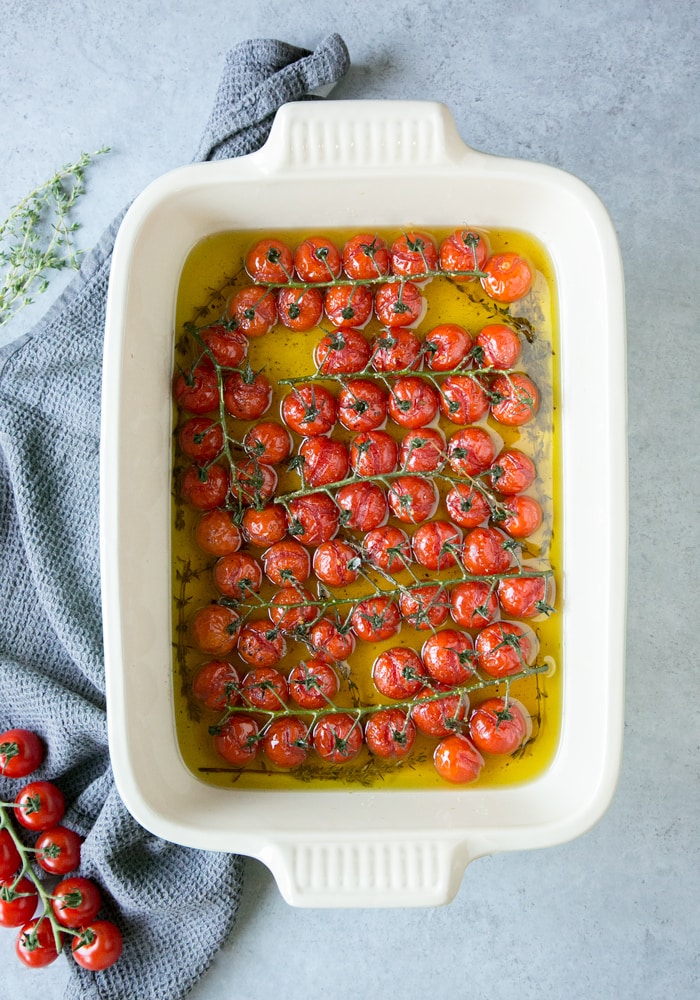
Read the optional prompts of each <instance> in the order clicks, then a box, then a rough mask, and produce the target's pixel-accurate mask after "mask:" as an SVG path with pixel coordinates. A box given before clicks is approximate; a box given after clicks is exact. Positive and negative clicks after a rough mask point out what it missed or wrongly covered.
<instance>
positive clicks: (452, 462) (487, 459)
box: [447, 427, 496, 476]
mask: <svg viewBox="0 0 700 1000" xmlns="http://www.w3.org/2000/svg"><path fill="white" fill-rule="evenodd" d="M495 457H496V445H495V444H494V441H493V438H492V437H491V435H490V434H489V432H488V431H486V430H484V428H483V427H463V428H462V429H461V430H458V431H456V432H455V433H454V434H453V435H452V437H451V438H450V440H449V441H448V442H447V461H448V464H449V466H450V468H451V469H452V471H453V472H454V473H455V474H456V475H458V476H478V475H479V473H481V472H485V471H486V470H487V469H488V468H489V467H490V466H491V465H492V464H493V461H494V459H495Z"/></svg>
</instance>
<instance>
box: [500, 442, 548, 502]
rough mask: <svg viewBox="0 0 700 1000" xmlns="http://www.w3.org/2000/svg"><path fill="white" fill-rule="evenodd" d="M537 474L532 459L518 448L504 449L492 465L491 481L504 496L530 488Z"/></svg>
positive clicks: (513, 494)
mask: <svg viewBox="0 0 700 1000" xmlns="http://www.w3.org/2000/svg"><path fill="white" fill-rule="evenodd" d="M536 476H537V471H536V469H535V465H534V463H533V461H532V459H531V458H530V457H529V455H526V454H525V452H523V451H518V449H517V448H506V449H504V450H503V451H502V452H501V453H500V454H499V455H498V456H497V457H496V460H495V461H494V463H493V465H492V466H491V482H492V483H493V485H494V486H495V488H496V489H497V490H498V492H499V493H502V494H503V495H504V496H515V494H516V493H522V492H523V490H527V489H529V487H530V486H532V484H533V483H534V481H535V478H536Z"/></svg>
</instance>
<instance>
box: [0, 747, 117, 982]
mask: <svg viewBox="0 0 700 1000" xmlns="http://www.w3.org/2000/svg"><path fill="white" fill-rule="evenodd" d="M43 758H44V745H43V743H42V741H41V739H40V738H39V737H38V736H37V734H36V733H34V732H32V731H31V730H28V729H10V730H8V731H7V732H5V733H2V734H0V774H2V775H4V776H5V777H7V778H24V777H27V776H28V775H30V774H32V772H33V771H34V770H36V768H37V767H38V766H39V764H40V763H41V762H42V760H43ZM64 811H65V803H64V799H63V794H62V792H61V791H60V789H59V788H58V787H57V786H56V785H54V784H53V783H52V782H50V781H41V780H35V781H30V782H29V783H28V784H26V785H24V786H23V787H22V788H21V789H20V791H19V792H18V793H17V795H16V797H15V799H14V802H12V803H9V802H5V803H0V926H2V927H18V928H19V933H18V937H17V941H16V945H15V952H16V954H17V956H18V958H19V959H20V960H21V961H22V962H24V963H25V965H28V966H30V967H31V968H39V967H42V966H45V965H50V964H51V962H54V961H55V960H56V959H57V958H58V955H59V952H60V949H61V947H62V945H63V944H64V943H65V942H66V941H67V940H69V939H70V940H71V953H72V955H73V958H74V959H75V961H76V962H77V963H78V965H81V966H82V967H83V968H85V969H89V970H91V971H94V972H96V971H99V970H101V969H106V968H108V966H110V965H113V964H114V962H116V961H117V959H118V958H119V955H120V954H121V950H122V937H121V933H120V931H119V929H118V928H117V926H116V925H115V924H113V923H112V922H111V921H109V920H101V919H97V917H98V913H99V910H100V908H101V905H102V897H101V895H100V890H99V889H98V887H97V886H96V885H95V883H94V882H92V881H91V880H90V879H87V878H83V877H81V876H79V875H75V874H72V873H74V872H75V871H76V869H77V868H78V867H79V865H80V847H81V844H82V838H81V837H80V836H79V835H78V834H77V833H76V832H75V831H74V830H71V829H69V828H68V827H66V826H63V825H61V820H62V819H63V814H64ZM13 816H14V819H15V820H16V821H17V822H18V823H19V824H20V825H21V826H23V827H24V828H25V829H27V830H30V831H32V832H35V833H38V834H39V836H38V838H37V840H36V842H35V844H34V848H33V849H32V854H33V858H34V860H35V861H36V862H37V863H38V864H39V865H40V866H41V868H43V869H44V871H46V872H48V873H49V874H50V875H60V876H64V877H63V878H61V880H60V881H59V882H58V883H57V884H56V885H55V886H54V887H53V890H52V891H51V893H50V895H47V891H46V890H45V889H43V888H42V887H41V882H40V881H39V878H38V876H37V874H36V872H35V870H34V868H33V867H32V864H31V862H30V860H29V857H28V850H27V848H26V847H25V846H24V843H23V841H22V840H21V839H20V837H19V836H18V835H17V833H16V831H15V828H14V825H13V822H12V817H13ZM40 888H41V890H42V891H41V896H40V893H39V889H40ZM40 899H41V901H42V903H44V900H47V899H48V901H49V908H48V909H47V908H45V903H44V909H43V910H42V912H41V913H40V914H39V915H38V916H37V915H36V910H37V907H38V906H39V903H40Z"/></svg>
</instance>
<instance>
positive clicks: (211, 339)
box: [199, 323, 248, 368]
mask: <svg viewBox="0 0 700 1000" xmlns="http://www.w3.org/2000/svg"><path fill="white" fill-rule="evenodd" d="M199 336H200V337H201V338H202V340H203V341H204V343H205V344H206V345H207V347H208V349H209V351H210V353H211V354H212V355H213V356H214V361H215V362H216V364H217V365H221V367H222V368H236V367H237V366H238V365H240V363H241V361H243V360H245V358H246V357H247V355H248V338H247V337H246V336H245V335H244V334H242V333H241V332H240V331H239V330H232V329H229V328H228V327H226V326H223V325H222V324H221V323H217V324H216V325H215V326H209V327H207V328H206V330H200V331H199Z"/></svg>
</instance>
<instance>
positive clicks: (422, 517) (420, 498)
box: [387, 476, 438, 524]
mask: <svg viewBox="0 0 700 1000" xmlns="http://www.w3.org/2000/svg"><path fill="white" fill-rule="evenodd" d="M387 499H388V501H389V507H390V509H391V513H392V514H393V515H394V517H397V518H398V519H399V521H404V522H406V523H407V524H422V523H423V521H427V520H428V518H430V517H432V516H433V514H434V513H435V511H436V510H437V506H438V492H437V488H436V486H435V484H434V483H432V482H430V480H429V479H423V478H422V477H421V476H399V477H398V479H395V480H394V481H393V482H392V484H391V486H390V487H389V489H388V492H387Z"/></svg>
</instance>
